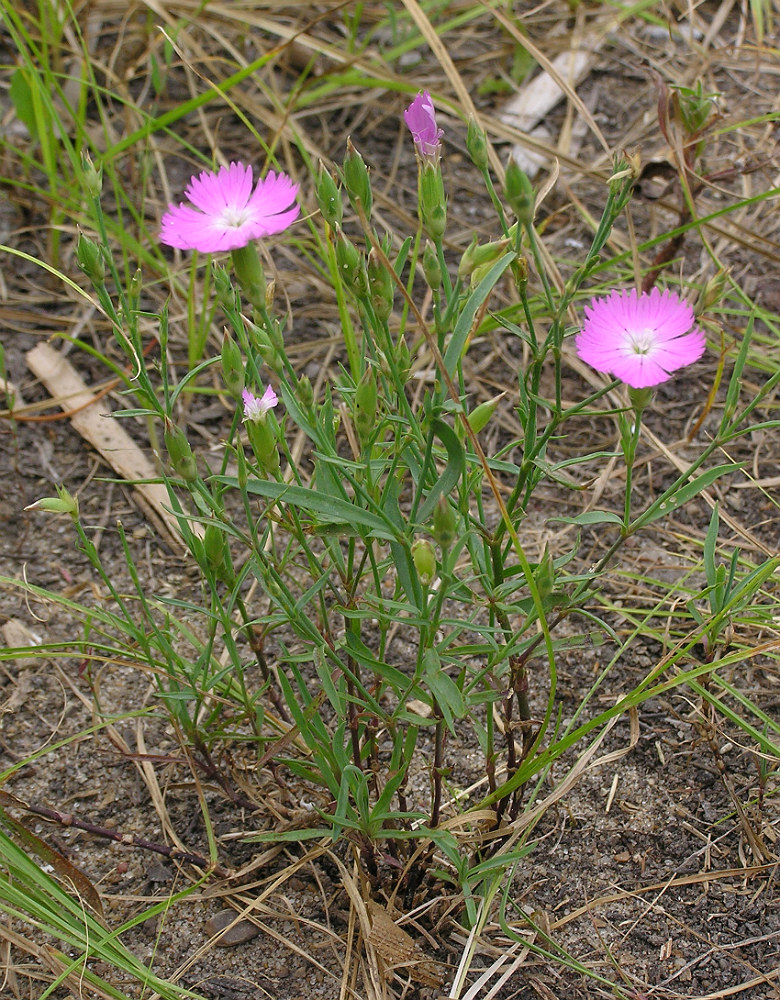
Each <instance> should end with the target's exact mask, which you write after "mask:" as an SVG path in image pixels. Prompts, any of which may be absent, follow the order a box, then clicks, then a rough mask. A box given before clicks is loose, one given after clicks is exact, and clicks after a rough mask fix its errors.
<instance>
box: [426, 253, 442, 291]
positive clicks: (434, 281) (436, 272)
mask: <svg viewBox="0 0 780 1000" xmlns="http://www.w3.org/2000/svg"><path fill="white" fill-rule="evenodd" d="M422 265H423V274H424V275H425V280H426V281H427V282H428V287H429V288H430V289H431V291H432V292H438V290H439V289H440V288H441V279H442V274H441V264H439V257H438V254H437V253H436V247H435V246H434V245H433V243H431V241H430V240H426V241H425V247H424V249H423V256H422Z"/></svg>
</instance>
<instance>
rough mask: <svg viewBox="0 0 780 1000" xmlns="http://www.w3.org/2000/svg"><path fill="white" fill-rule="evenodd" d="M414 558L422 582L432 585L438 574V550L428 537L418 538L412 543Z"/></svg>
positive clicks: (426, 585) (425, 585)
mask: <svg viewBox="0 0 780 1000" xmlns="http://www.w3.org/2000/svg"><path fill="white" fill-rule="evenodd" d="M412 560H413V562H414V568H415V569H416V570H417V575H418V576H419V578H420V583H421V584H422V585H423V587H430V585H431V584H432V583H433V580H434V578H435V576H436V551H435V550H434V548H433V546H432V545H431V543H430V542H429V541H428V539H427V538H418V539H417V541H416V542H415V543H414V544H413V545H412Z"/></svg>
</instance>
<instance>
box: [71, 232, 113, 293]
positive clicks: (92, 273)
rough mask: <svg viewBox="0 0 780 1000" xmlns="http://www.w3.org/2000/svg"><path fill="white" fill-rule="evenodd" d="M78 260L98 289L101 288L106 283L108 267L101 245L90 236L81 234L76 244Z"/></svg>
mask: <svg viewBox="0 0 780 1000" xmlns="http://www.w3.org/2000/svg"><path fill="white" fill-rule="evenodd" d="M76 260H77V262H78V265H79V267H80V268H81V270H82V271H83V272H84V274H86V276H87V277H88V278H89V280H90V281H91V282H92V284H93V285H94V286H95V287H96V288H101V287H102V286H103V284H104V282H105V277H106V265H105V261H104V260H103V252H102V250H101V248H100V246H99V244H97V243H95V241H94V240H91V239H90V238H89V237H88V236H85V235H84V234H83V233H79V238H78V242H77V243H76Z"/></svg>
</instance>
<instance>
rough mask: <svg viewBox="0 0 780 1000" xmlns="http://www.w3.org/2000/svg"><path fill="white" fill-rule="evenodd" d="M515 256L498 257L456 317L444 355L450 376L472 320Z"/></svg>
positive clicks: (458, 359) (510, 254)
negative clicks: (456, 320)
mask: <svg viewBox="0 0 780 1000" xmlns="http://www.w3.org/2000/svg"><path fill="white" fill-rule="evenodd" d="M516 256H517V255H516V254H515V253H514V251H513V252H511V253H506V254H504V256H503V257H499V258H498V260H497V261H496V262H495V264H494V265H493V266H492V267H491V268H490V270H489V271H488V273H487V274H486V275H485V277H484V278H483V279H482V281H480V283H479V284H478V285H477V287H476V288H475V289H474V291H473V292H472V293H471V295H470V296H469V298H468V300H467V301H466V304H465V305H464V307H463V311H462V312H461V314H460V316H459V317H458V322H457V323H456V324H455V329H454V330H453V332H452V339H451V340H450V342H449V344H448V345H447V350H446V352H445V354H444V367H445V368H446V369H447V371H448V372H449V374H450V375H451V376H452V375H454V374H455V369H456V368H457V367H458V362H459V361H460V359H461V357H462V356H463V350H464V348H465V346H466V340H467V339H468V336H469V333H470V332H471V328H472V326H473V324H474V318H475V316H476V315H477V310H478V309H479V308H480V306H481V305H482V304H483V303H484V301H485V299H486V298H487V297H488V295H490V293H491V292H492V291H493V288H494V287H495V285H496V284H497V282H498V280H499V278H500V277H501V275H502V274H503V273H504V271H506V269H507V268H508V267H509V265H510V264H511V263H512V261H513V260H514V259H515V257H516Z"/></svg>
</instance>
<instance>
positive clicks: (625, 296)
mask: <svg viewBox="0 0 780 1000" xmlns="http://www.w3.org/2000/svg"><path fill="white" fill-rule="evenodd" d="M694 321H695V320H694V314H693V309H692V308H691V307H690V306H689V305H688V303H687V302H684V301H683V300H682V299H680V298H679V297H678V296H677V295H676V294H675V293H674V292H672V291H669V290H668V289H667V290H665V291H663V292H660V291H659V290H658V289H657V288H654V289H653V290H652V291H651V292H649V293H647V292H643V293H642V295H637V292H636V290H635V289H633V290H631V291H630V292H627V291H625V290H624V291H622V292H619V291H617V290H613V291H611V292H610V293H609V294H608V295H605V296H602V297H600V298H597V299H593V301H592V302H591V304H590V305H589V306H586V307H585V323H584V325H583V328H582V330H581V331H580V332H579V333H578V334H577V336H576V338H575V347H576V349H577V354H578V355H579V357H580V358H581V359H582V360H583V361H585V362H587V364H589V365H591V366H592V367H593V368H595V369H596V371H600V372H608V373H609V374H611V375H614V376H615V377H616V378H619V379H621V381H623V382H625V383H626V384H627V385H630V386H633V387H634V388H635V389H644V388H647V387H649V386H653V385H658V384H659V383H660V382H665V381H666V380H667V379H668V378H670V377H671V375H672V373H673V372H675V371H677V370H678V369H679V368H684V367H685V366H686V365H690V364H693V363H694V361H698V360H699V358H700V357H701V356H702V354H704V350H705V347H706V338H705V336H704V333H703V332H702V331H701V330H700V329H699V328H698V327H694V326H693V324H694Z"/></svg>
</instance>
